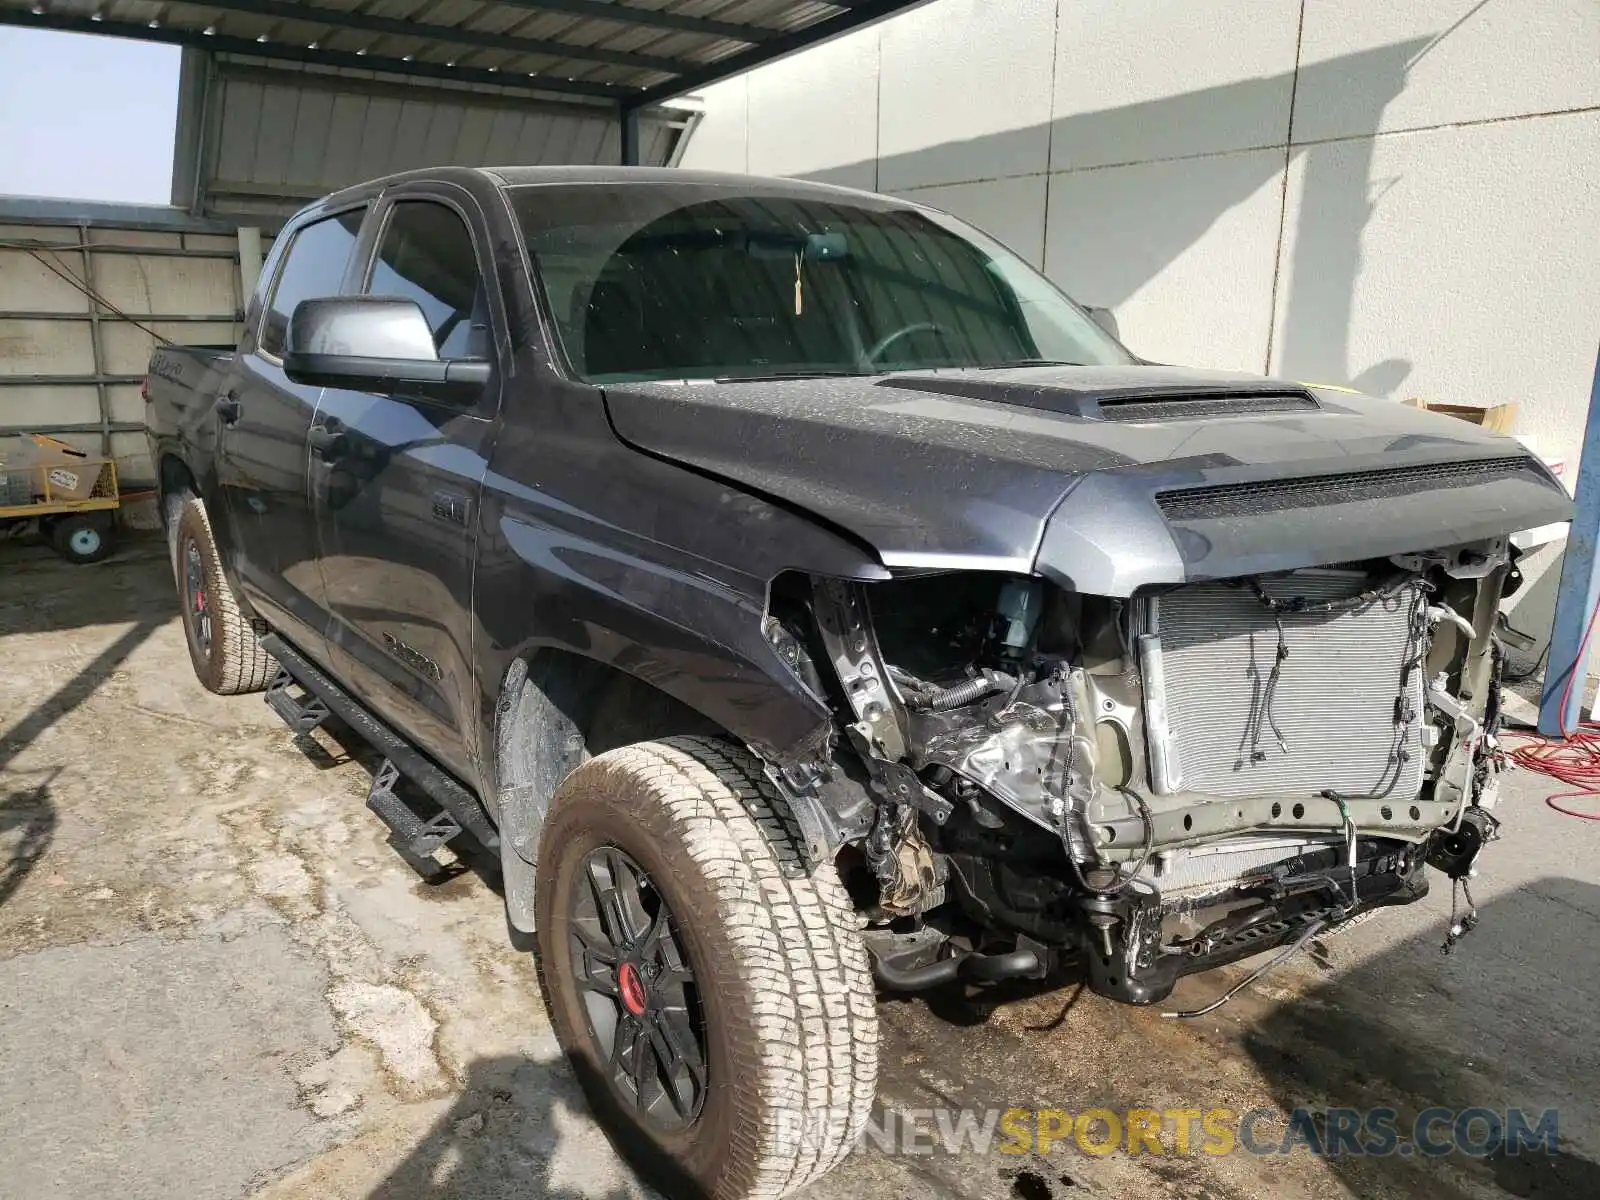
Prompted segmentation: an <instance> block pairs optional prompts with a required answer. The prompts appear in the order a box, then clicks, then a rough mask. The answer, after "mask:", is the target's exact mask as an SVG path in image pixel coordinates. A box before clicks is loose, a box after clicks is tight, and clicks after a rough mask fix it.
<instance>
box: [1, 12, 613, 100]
mask: <svg viewBox="0 0 1600 1200" xmlns="http://www.w3.org/2000/svg"><path fill="white" fill-rule="evenodd" d="M0 25H17V26H22V27H25V28H30V29H54V30H57V31H58V32H61V33H89V34H95V35H97V36H100V37H124V38H131V39H133V40H135V41H141V42H161V43H164V44H166V45H169V46H193V47H195V48H196V49H200V50H212V51H215V52H217V53H219V54H241V55H246V56H248V57H251V58H266V59H277V60H279V61H282V62H297V63H307V64H311V65H315V66H324V67H344V68H346V69H349V70H356V71H378V72H381V73H383V74H386V75H401V76H410V77H414V78H423V79H448V80H452V81H454V82H456V83H479V84H483V85H484V86H486V87H503V88H510V89H513V90H515V91H524V92H546V93H555V94H559V95H568V96H594V97H598V98H600V99H605V100H611V101H613V102H615V103H619V104H622V103H630V102H632V101H633V100H634V99H635V98H636V97H638V96H639V95H640V91H639V89H638V88H633V87H621V86H617V85H613V84H607V83H589V82H585V81H584V80H581V79H556V78H552V77H549V76H545V75H527V74H524V73H522V72H518V71H490V70H485V69H484V68H482V67H447V66H445V65H444V64H443V63H430V62H416V61H412V62H406V61H405V60H404V59H400V58H383V57H380V56H378V55H375V54H352V53H349V52H348V51H344V50H323V49H317V50H311V49H308V48H307V47H305V46H292V45H289V44H287V43H285V42H258V41H256V40H254V39H253V38H241V37H226V36H224V35H222V34H214V35H211V36H209V37H208V36H207V35H205V34H204V33H201V32H199V31H198V30H192V29H171V28H167V27H164V26H163V27H161V28H157V29H151V28H150V27H149V26H147V25H136V24H131V23H128V22H125V21H94V20H90V19H88V18H85V17H69V16H61V15H58V14H56V13H33V12H28V11H27V10H25V9H10V8H0Z"/></svg>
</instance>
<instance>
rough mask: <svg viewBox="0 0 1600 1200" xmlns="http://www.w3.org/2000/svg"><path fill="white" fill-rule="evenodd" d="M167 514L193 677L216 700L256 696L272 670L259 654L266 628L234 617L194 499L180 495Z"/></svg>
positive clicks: (233, 604)
mask: <svg viewBox="0 0 1600 1200" xmlns="http://www.w3.org/2000/svg"><path fill="white" fill-rule="evenodd" d="M173 508H174V509H175V510H176V513H175V515H176V517H177V520H176V521H175V522H174V523H173V524H172V525H171V528H170V530H169V533H170V537H171V543H172V570H173V574H174V575H175V576H176V577H177V583H178V600H179V603H180V604H181V605H182V607H183V630H184V634H185V636H186V639H187V641H188V643H189V661H190V662H192V663H193V664H194V673H195V675H196V676H197V677H198V678H199V680H200V682H201V683H202V684H204V685H205V686H206V687H207V688H208V689H210V690H211V691H213V692H216V693H218V694H219V695H223V696H233V695H238V694H240V693H243V692H259V691H261V689H263V688H264V687H266V686H267V681H268V680H269V679H271V678H272V673H273V671H274V670H275V669H276V667H277V664H276V663H275V662H274V661H273V659H272V657H271V656H270V655H269V654H267V652H266V651H265V650H263V649H262V648H261V643H260V640H259V638H260V635H261V634H264V633H265V632H266V628H265V626H264V625H262V624H261V623H260V622H258V621H252V620H250V619H248V618H247V617H245V616H244V614H242V613H241V612H240V611H239V604H238V601H237V600H235V599H234V595H233V589H232V588H230V587H229V586H228V580H227V577H226V576H225V575H224V574H223V573H222V559H221V557H220V556H219V555H218V554H217V544H216V542H215V540H214V539H213V538H212V536H211V521H210V519H209V518H208V517H207V515H206V507H205V505H204V504H203V503H201V501H200V498H199V497H198V496H193V495H185V496H184V497H183V498H182V499H181V500H180V501H178V502H177V503H176V504H174V505H173Z"/></svg>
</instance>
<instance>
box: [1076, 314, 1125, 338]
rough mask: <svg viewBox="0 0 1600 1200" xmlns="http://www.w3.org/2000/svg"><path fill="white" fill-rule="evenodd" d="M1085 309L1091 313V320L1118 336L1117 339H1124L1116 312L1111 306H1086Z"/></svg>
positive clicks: (1112, 334) (1115, 336)
mask: <svg viewBox="0 0 1600 1200" xmlns="http://www.w3.org/2000/svg"><path fill="white" fill-rule="evenodd" d="M1083 311H1084V312H1086V313H1088V314H1089V319H1090V320H1091V321H1093V322H1094V323H1095V324H1096V325H1098V326H1100V328H1101V329H1104V330H1105V331H1106V332H1107V333H1109V334H1110V335H1111V336H1112V337H1114V338H1116V339H1117V341H1119V342H1120V341H1121V340H1122V334H1121V333H1119V332H1118V331H1117V314H1116V313H1114V312H1112V311H1111V310H1110V309H1109V308H1085V309H1084V310H1083Z"/></svg>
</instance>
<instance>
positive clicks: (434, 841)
mask: <svg viewBox="0 0 1600 1200" xmlns="http://www.w3.org/2000/svg"><path fill="white" fill-rule="evenodd" d="M402 786H404V777H403V776H402V775H401V774H400V768H399V767H397V766H395V765H394V763H393V762H391V761H390V760H389V759H387V758H386V759H384V760H383V765H382V766H380V767H379V768H378V773H377V774H376V775H374V776H373V777H372V788H371V790H370V791H368V792H367V807H368V808H369V809H370V810H371V811H372V812H373V813H374V814H376V815H377V818H378V819H379V820H380V821H382V822H383V823H384V824H385V825H387V826H388V827H389V845H390V846H391V847H393V849H394V851H395V853H396V854H398V855H399V856H400V857H401V858H403V859H405V861H406V864H407V865H408V866H409V867H410V868H411V869H412V870H413V871H415V872H416V873H417V874H418V875H420V876H422V878H423V879H424V880H427V881H429V882H432V881H434V880H436V879H439V878H440V877H442V876H444V875H446V874H448V871H447V869H446V868H445V866H444V864H442V863H441V862H440V861H439V860H438V859H437V858H436V857H434V856H435V854H437V852H438V851H439V850H441V849H442V848H443V847H444V846H445V844H446V843H447V842H449V841H450V840H451V839H452V838H454V837H455V836H456V834H458V833H460V832H461V826H460V824H458V823H457V821H456V819H455V818H454V817H452V816H451V815H450V814H449V813H447V812H441V813H437V814H435V815H434V816H432V817H424V816H423V815H422V814H421V813H419V812H417V810H416V809H415V808H413V807H412V806H411V805H410V803H408V802H407V800H406V799H405V797H404V796H402V795H401V794H400V789H401V787H402Z"/></svg>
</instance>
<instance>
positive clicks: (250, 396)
mask: <svg viewBox="0 0 1600 1200" xmlns="http://www.w3.org/2000/svg"><path fill="white" fill-rule="evenodd" d="M366 214H367V206H365V205H361V206H357V207H353V208H348V209H344V210H342V211H340V212H336V213H332V214H329V215H326V216H318V217H316V218H314V219H312V220H310V221H308V222H306V223H304V224H301V225H298V226H296V227H294V228H292V229H290V230H287V231H286V232H285V233H284V234H282V235H280V237H279V239H278V241H279V245H278V246H277V247H275V248H274V251H273V254H272V257H271V259H270V260H269V261H268V263H267V266H266V273H265V276H264V277H265V278H267V279H269V280H270V283H269V284H268V288H267V291H266V293H265V299H264V301H263V303H262V304H261V306H260V312H259V313H257V314H256V316H257V324H256V326H255V327H254V329H253V330H252V331H251V333H250V334H249V335H247V338H246V341H245V344H243V345H242V346H240V348H239V354H238V356H237V358H236V360H235V365H234V369H233V372H232V373H231V374H230V375H229V376H228V378H227V379H226V381H225V382H224V383H223V392H222V395H221V396H220V397H219V399H218V403H217V408H216V411H217V420H218V421H219V423H220V429H219V434H218V439H219V440H218V451H219V453H218V455H217V480H218V484H219V485H220V487H221V490H222V495H223V500H224V505H225V507H226V509H227V511H228V516H229V519H230V521H231V522H232V532H233V535H234V536H233V538H232V547H231V548H232V553H233V562H234V568H235V570H236V572H237V575H238V579H239V585H240V587H241V588H242V589H243V591H244V593H245V595H246V596H247V597H248V598H249V601H250V604H251V605H252V607H254V608H255V610H256V611H257V612H258V613H260V614H261V615H262V616H263V617H264V618H266V620H267V621H268V622H269V623H270V624H271V625H272V626H273V627H274V628H275V629H276V630H277V631H278V632H279V633H281V634H283V635H284V636H285V637H287V638H288V639H289V640H290V641H291V642H293V643H295V644H296V645H298V646H299V647H300V648H301V649H302V650H304V651H306V652H307V653H309V654H310V655H311V656H312V657H313V658H316V659H319V660H320V659H322V658H323V656H324V643H323V631H324V628H325V627H326V624H327V617H326V613H325V612H324V611H323V605H322V599H321V592H322V579H321V576H320V574H319V572H318V569H317V561H316V557H317V540H316V530H315V526H314V525H313V523H312V517H311V505H310V495H309V490H308V480H307V471H308V463H307V459H308V450H307V437H308V434H309V431H310V428H311V418H312V415H313V414H314V413H315V412H316V408H317V402H318V400H319V399H320V398H321V393H322V389H321V388H319V387H310V386H306V385H304V384H298V383H295V382H293V381H292V380H290V379H289V378H288V377H287V376H286V375H285V374H284V373H283V359H282V357H281V356H282V354H283V343H284V337H285V334H286V333H287V331H288V327H289V317H290V315H291V314H292V313H293V312H294V307H295V305H296V304H298V303H299V302H300V301H302V300H306V299H310V298H312V297H316V296H335V295H338V294H340V293H341V292H343V291H345V290H346V289H347V288H348V287H350V286H352V284H353V283H354V282H355V281H358V280H359V278H360V276H359V272H358V271H356V269H355V268H356V263H357V255H356V252H355V251H356V246H357V242H358V239H359V235H360V231H361V225H362V221H363V219H364V218H365V216H366Z"/></svg>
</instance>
